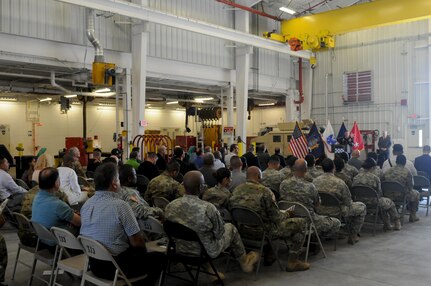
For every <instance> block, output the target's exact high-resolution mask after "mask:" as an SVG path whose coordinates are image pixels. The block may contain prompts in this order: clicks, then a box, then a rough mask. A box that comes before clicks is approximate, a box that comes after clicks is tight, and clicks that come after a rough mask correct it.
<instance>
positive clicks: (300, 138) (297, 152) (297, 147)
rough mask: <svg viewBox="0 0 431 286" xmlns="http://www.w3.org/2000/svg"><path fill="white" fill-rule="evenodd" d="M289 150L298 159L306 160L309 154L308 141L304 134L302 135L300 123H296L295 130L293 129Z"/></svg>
mask: <svg viewBox="0 0 431 286" xmlns="http://www.w3.org/2000/svg"><path fill="white" fill-rule="evenodd" d="M289 148H290V151H291V152H292V154H293V155H294V156H295V157H297V158H304V157H305V156H306V155H307V154H308V143H307V139H305V136H304V134H302V132H301V129H299V125H298V122H296V124H295V129H293V133H292V137H291V138H290V141H289Z"/></svg>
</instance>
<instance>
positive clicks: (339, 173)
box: [334, 157, 356, 189]
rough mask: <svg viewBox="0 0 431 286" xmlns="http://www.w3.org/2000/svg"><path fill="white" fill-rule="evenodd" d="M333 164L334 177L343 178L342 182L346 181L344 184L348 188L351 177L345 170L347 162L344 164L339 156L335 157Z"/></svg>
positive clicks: (350, 184) (350, 183)
mask: <svg viewBox="0 0 431 286" xmlns="http://www.w3.org/2000/svg"><path fill="white" fill-rule="evenodd" d="M334 165H335V173H334V175H335V177H337V178H340V179H341V180H343V182H344V183H346V185H347V186H348V187H349V189H350V187H351V186H352V178H351V176H350V175H349V173H348V172H346V171H345V168H346V165H347V164H344V161H343V159H341V158H340V157H335V159H334ZM355 169H356V168H355Z"/></svg>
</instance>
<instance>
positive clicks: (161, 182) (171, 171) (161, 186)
mask: <svg viewBox="0 0 431 286" xmlns="http://www.w3.org/2000/svg"><path fill="white" fill-rule="evenodd" d="M179 171H180V165H179V164H178V163H177V162H176V161H175V160H174V161H172V162H170V163H169V164H168V165H167V167H166V170H165V171H164V172H163V173H162V174H161V175H160V176H158V177H155V178H154V179H152V180H151V181H150V183H149V184H148V188H147V191H146V192H145V195H144V199H145V201H147V202H148V203H150V204H152V199H153V198H154V197H162V198H165V199H167V200H168V201H172V200H175V199H176V198H179V197H181V196H183V194H184V192H183V188H182V187H181V185H180V183H178V182H177V181H175V179H174V178H175V177H176V176H177V175H178V173H179Z"/></svg>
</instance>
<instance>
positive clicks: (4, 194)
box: [0, 170, 27, 201]
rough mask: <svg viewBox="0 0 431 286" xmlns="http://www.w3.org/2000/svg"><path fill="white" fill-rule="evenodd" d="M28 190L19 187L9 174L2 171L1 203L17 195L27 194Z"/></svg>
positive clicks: (0, 177) (0, 183) (0, 171)
mask: <svg viewBox="0 0 431 286" xmlns="http://www.w3.org/2000/svg"><path fill="white" fill-rule="evenodd" d="M26 192H27V191H26V189H24V188H21V187H20V186H18V185H17V184H16V183H15V181H14V180H13V179H12V177H11V175H9V173H7V172H5V171H4V170H0V201H4V200H5V199H7V198H8V197H9V196H10V195H12V194H15V193H26Z"/></svg>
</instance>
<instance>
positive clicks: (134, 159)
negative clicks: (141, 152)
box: [124, 151, 140, 170]
mask: <svg viewBox="0 0 431 286" xmlns="http://www.w3.org/2000/svg"><path fill="white" fill-rule="evenodd" d="M124 164H127V165H130V166H132V167H133V168H134V169H135V170H138V168H139V165H140V164H139V162H138V152H137V151H132V152H130V156H129V160H127V161H126V163H124Z"/></svg>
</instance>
